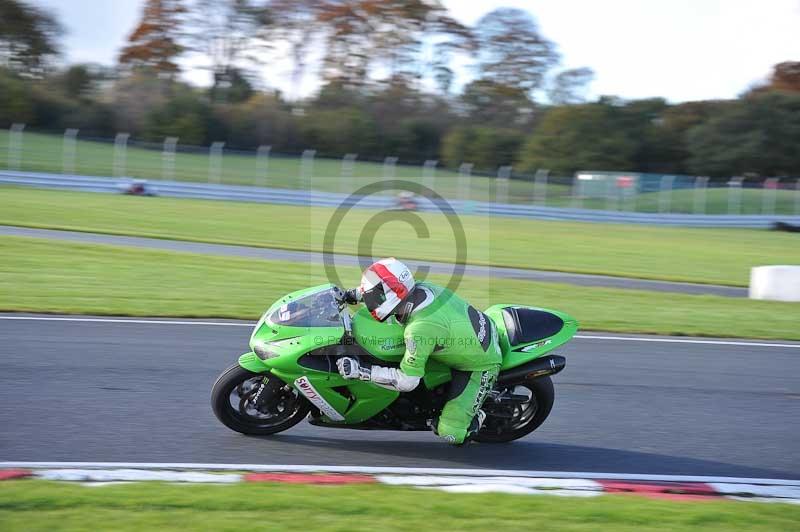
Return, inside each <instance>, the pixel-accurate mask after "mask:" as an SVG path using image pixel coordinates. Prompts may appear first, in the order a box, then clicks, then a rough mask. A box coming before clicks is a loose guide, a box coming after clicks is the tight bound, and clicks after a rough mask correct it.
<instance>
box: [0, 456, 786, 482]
mask: <svg viewBox="0 0 800 532" xmlns="http://www.w3.org/2000/svg"><path fill="white" fill-rule="evenodd" d="M0 468H30V469H42V468H87V469H89V468H105V469H107V468H126V469H183V470H198V469H202V470H207V471H270V472H288V473H313V472H319V473H322V472H325V473H362V474H374V475H409V474H411V475H457V476H469V477H487V476H504V477H529V478H531V477H532V478H582V479H605V480H642V481H651V482H723V483H729V484H769V485H774V486H800V480H790V479H777V478H742V477H712V476H688V475H649V474H636V473H597V472H581V471H523V470H505V469H452V468H437V467H369V466H325V465H283V464H275V465H265V464H192V463H171V462H170V463H158V462H0Z"/></svg>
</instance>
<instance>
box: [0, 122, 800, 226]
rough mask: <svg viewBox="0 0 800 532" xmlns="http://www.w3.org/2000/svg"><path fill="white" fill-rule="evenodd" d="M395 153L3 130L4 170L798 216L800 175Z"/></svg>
mask: <svg viewBox="0 0 800 532" xmlns="http://www.w3.org/2000/svg"><path fill="white" fill-rule="evenodd" d="M402 163H403V161H402V160H401V159H399V158H398V157H396V156H393V155H390V156H387V157H385V158H382V159H380V160H364V159H363V157H360V156H359V154H356V153H349V154H346V155H345V156H344V157H342V158H330V157H320V156H319V154H318V153H317V152H316V151H315V150H313V149H307V150H305V151H303V152H302V153H299V154H279V153H275V152H274V151H273V150H272V148H271V147H270V146H259V147H258V148H257V149H256V150H251V151H242V150H234V149H230V148H227V147H226V145H225V143H224V142H222V141H219V142H214V143H213V144H212V145H211V146H207V147H203V146H190V145H185V144H181V142H180V139H179V138H176V137H167V138H165V139H163V141H162V142H159V143H152V142H142V141H137V140H135V139H132V138H131V136H130V135H129V134H127V133H124V132H121V133H119V134H117V135H116V136H115V137H114V138H107V139H97V138H85V137H81V136H80V132H79V131H78V130H76V129H68V130H66V131H65V132H64V133H63V135H53V134H42V133H35V132H30V131H28V130H26V128H25V126H24V124H14V125H13V126H12V127H11V128H10V129H8V130H5V131H0V169H3V168H5V169H8V170H19V171H28V172H43V173H48V174H53V173H60V174H64V175H85V176H113V177H117V178H121V177H126V178H133V179H142V180H149V181H176V182H181V181H184V182H205V183H210V184H225V185H236V186H256V187H268V188H270V189H286V190H306V191H308V190H313V191H316V192H321V193H337V194H352V193H353V192H355V191H357V190H358V189H359V188H361V187H363V186H365V185H368V184H370V183H372V182H374V181H376V180H385V179H402V180H409V181H414V182H417V183H419V184H421V185H423V186H425V187H428V188H430V189H432V190H434V191H436V192H437V193H438V194H440V195H441V196H443V197H445V198H447V199H449V200H457V201H460V202H464V203H465V204H468V203H469V202H482V203H493V204H510V205H517V206H535V207H553V208H559V209H580V210H585V209H591V210H602V211H612V212H621V213H626V212H627V213H660V214H670V213H683V214H695V215H704V214H715V215H723V214H724V215H733V216H735V215H773V214H778V215H792V214H793V215H800V179H798V178H797V177H772V178H768V179H759V178H752V177H751V178H746V177H741V176H734V177H731V178H729V179H725V180H712V179H710V178H708V177H706V176H676V175H661V174H642V173H625V172H616V173H615V172H594V171H586V172H579V173H577V174H576V175H574V176H555V175H552V174H551V173H550V172H548V171H547V170H546V169H541V170H539V171H536V172H533V173H531V174H520V173H517V172H515V171H514V168H512V167H510V166H504V167H501V168H499V169H498V170H497V171H496V172H492V173H484V172H479V171H476V170H475V167H474V165H473V164H472V163H470V162H469V161H464V162H463V163H461V164H460V165H459V166H458V168H454V169H448V168H443V167H442V165H441V164H440V163H439V161H436V160H428V161H425V162H424V163H423V164H421V165H409V164H402Z"/></svg>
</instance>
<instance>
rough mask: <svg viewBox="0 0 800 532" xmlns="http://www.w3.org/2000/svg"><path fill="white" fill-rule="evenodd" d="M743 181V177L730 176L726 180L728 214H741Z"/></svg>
mask: <svg viewBox="0 0 800 532" xmlns="http://www.w3.org/2000/svg"><path fill="white" fill-rule="evenodd" d="M743 182H744V178H743V177H732V178H731V180H730V181H728V214H741V212H742V183H743Z"/></svg>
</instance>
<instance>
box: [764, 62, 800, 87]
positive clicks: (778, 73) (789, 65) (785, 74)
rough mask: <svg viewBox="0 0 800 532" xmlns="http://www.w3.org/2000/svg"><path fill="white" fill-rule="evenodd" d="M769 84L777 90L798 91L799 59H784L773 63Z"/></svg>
mask: <svg viewBox="0 0 800 532" xmlns="http://www.w3.org/2000/svg"><path fill="white" fill-rule="evenodd" d="M769 86H770V88H772V89H775V90H779V91H787V92H800V61H785V62H783V63H778V64H777V65H775V67H774V68H773V70H772V76H770V80H769Z"/></svg>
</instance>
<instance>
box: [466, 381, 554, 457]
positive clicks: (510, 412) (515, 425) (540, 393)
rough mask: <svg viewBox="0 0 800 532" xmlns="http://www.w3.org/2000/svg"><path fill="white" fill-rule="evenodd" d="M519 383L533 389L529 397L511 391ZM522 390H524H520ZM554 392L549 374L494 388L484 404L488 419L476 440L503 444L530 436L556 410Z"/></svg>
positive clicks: (530, 389)
mask: <svg viewBox="0 0 800 532" xmlns="http://www.w3.org/2000/svg"><path fill="white" fill-rule="evenodd" d="M516 386H522V387H524V388H527V389H528V390H529V391H530V392H531V394H530V395H531V397H530V399H529V400H523V399H522V394H519V393H516V394H515V393H512V392H513V390H514V388H515V387H516ZM518 391H521V390H518ZM554 399H555V391H554V390H553V381H552V380H550V377H539V378H537V379H529V380H526V381H524V382H522V383H519V384H515V385H512V386H507V387H502V388H495V390H493V393H492V395H491V396H490V397H488V398H487V399H486V402H484V403H483V411H484V412H486V420H485V421H484V423H483V427H482V428H481V430H480V432H478V433H477V434H476V435H475V437H474V440H475V441H479V442H484V443H504V442H509V441H513V440H516V439H519V438H522V437H523V436H527V435H528V434H530V433H531V432H533V431H534V430H536V429H537V428H539V426H540V425H541V424H542V423H544V420H545V419H547V416H548V415H550V410H552V409H553V400H554Z"/></svg>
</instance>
